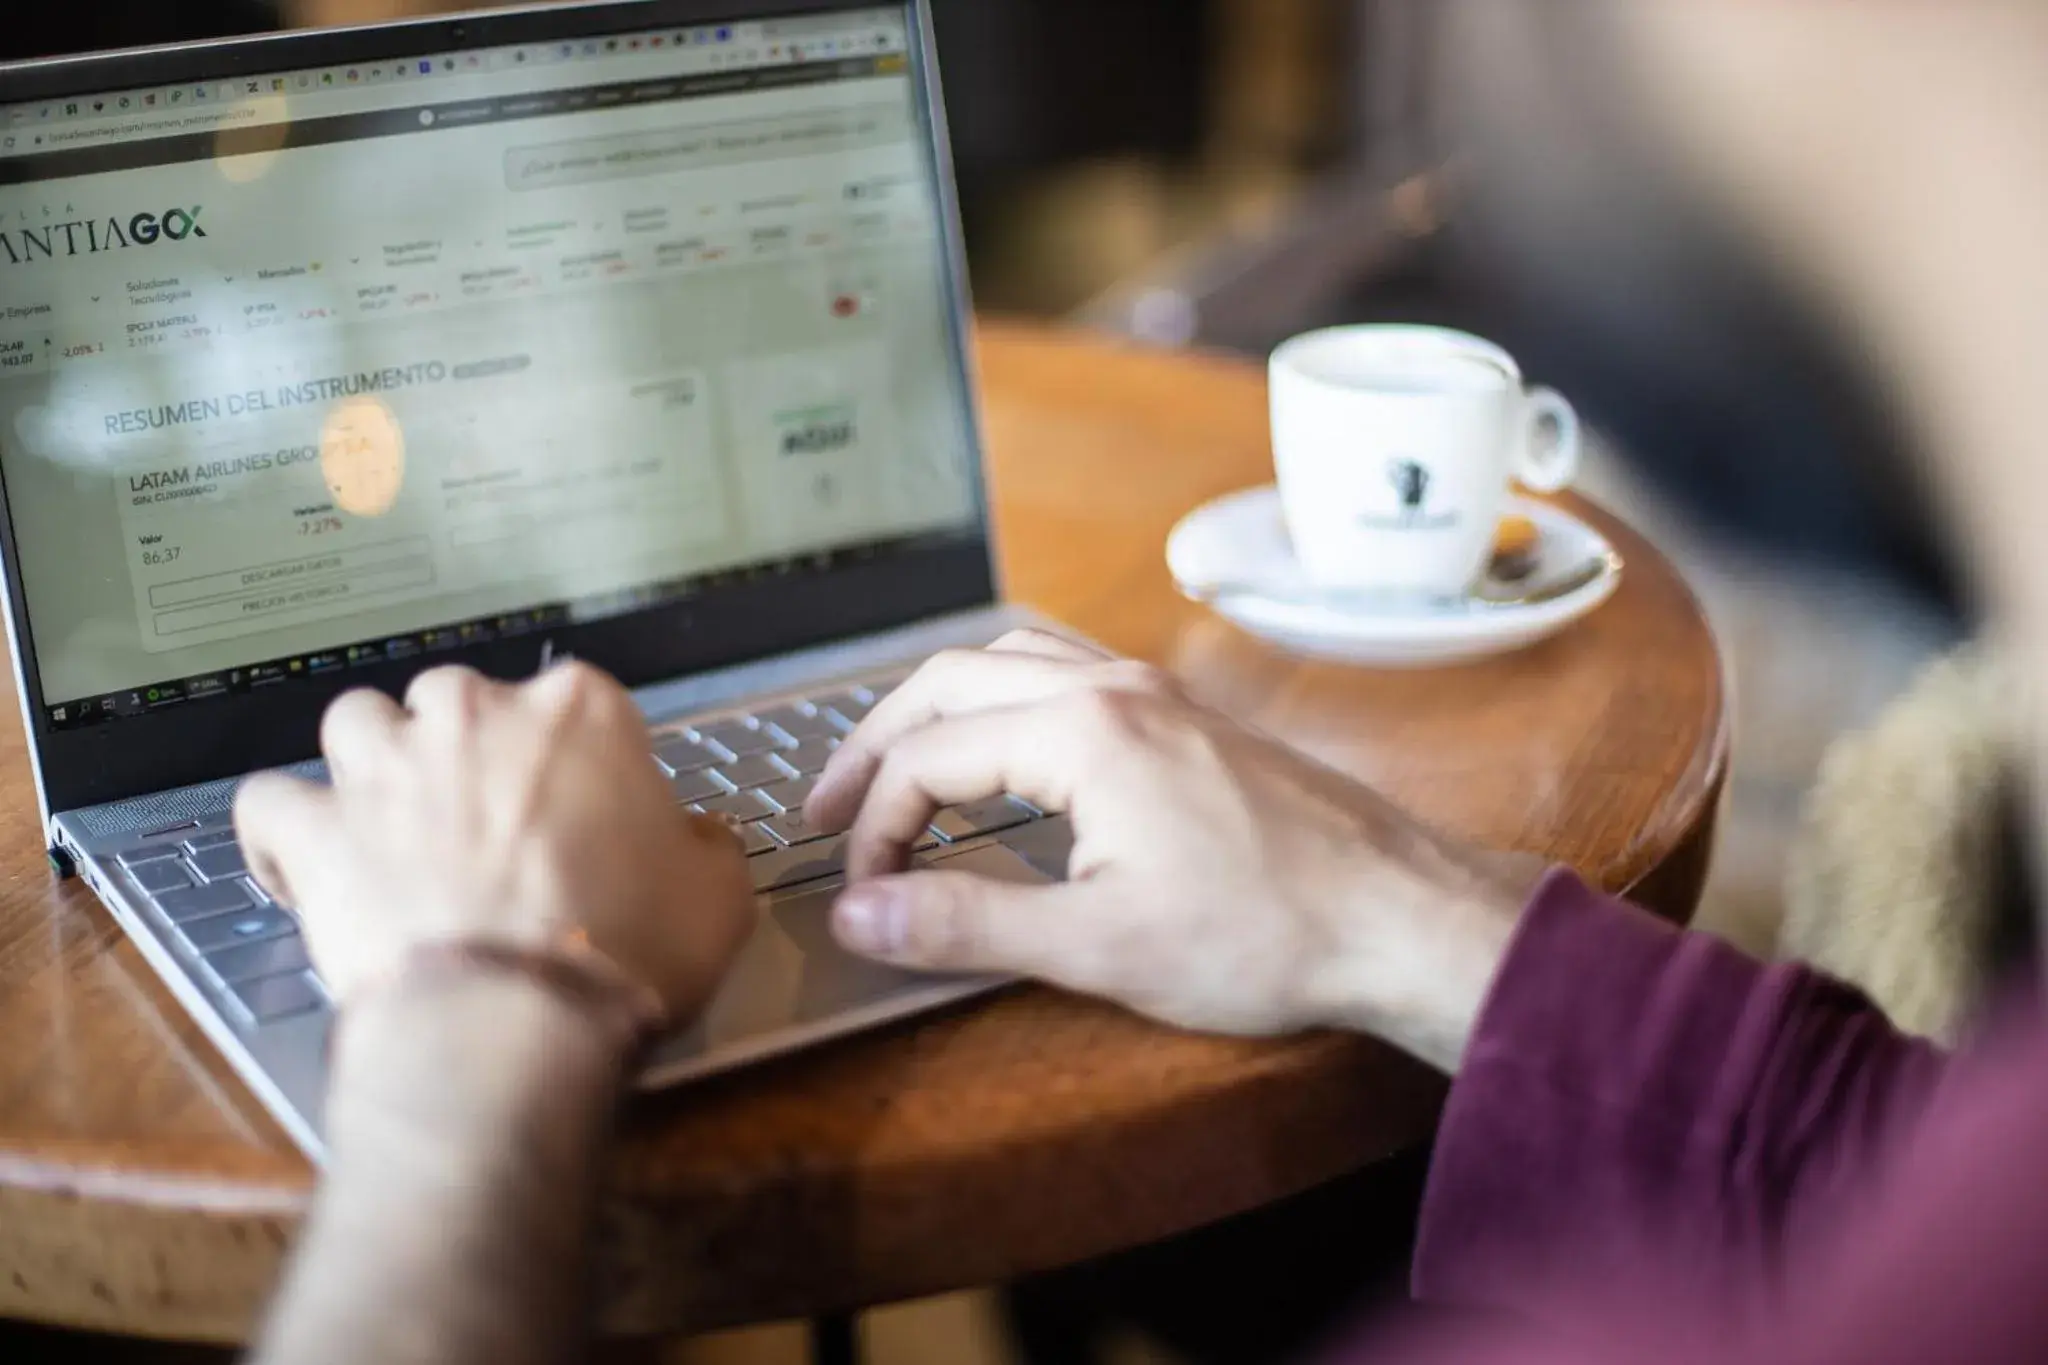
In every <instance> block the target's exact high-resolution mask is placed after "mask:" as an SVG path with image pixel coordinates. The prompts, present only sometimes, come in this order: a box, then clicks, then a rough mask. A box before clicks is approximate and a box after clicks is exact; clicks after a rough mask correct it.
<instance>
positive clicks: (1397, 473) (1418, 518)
mask: <svg viewBox="0 0 2048 1365" xmlns="http://www.w3.org/2000/svg"><path fill="white" fill-rule="evenodd" d="M1435 482H1436V476H1435V475H1434V474H1432V473H1430V472H1429V468H1428V466H1426V465H1424V464H1422V463H1421V462H1420V461H1417V460H1390V461H1388V462H1387V483H1388V484H1389V485H1391V486H1392V488H1393V490H1394V498H1395V501H1396V503H1397V504H1398V510H1397V511H1396V512H1395V514H1394V515H1393V516H1382V515H1379V514H1377V513H1366V514H1365V515H1363V516H1360V517H1359V518H1358V519H1357V523H1358V525H1359V526H1361V527H1363V528H1365V529H1366V530H1369V531H1448V530H1450V529H1452V528H1453V527H1456V526H1459V525H1461V524H1462V523H1463V522H1464V520H1465V518H1464V517H1463V516H1462V515H1461V514H1460V513H1458V512H1457V511H1455V510H1452V511H1440V512H1431V511H1430V510H1429V490H1430V488H1431V487H1432V486H1433V485H1434V484H1435Z"/></svg>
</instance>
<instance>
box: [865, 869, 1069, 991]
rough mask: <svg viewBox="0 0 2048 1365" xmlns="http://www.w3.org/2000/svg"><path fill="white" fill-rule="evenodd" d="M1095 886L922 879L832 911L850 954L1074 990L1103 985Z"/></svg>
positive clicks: (893, 884)
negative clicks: (1012, 977) (1014, 977)
mask: <svg viewBox="0 0 2048 1365" xmlns="http://www.w3.org/2000/svg"><path fill="white" fill-rule="evenodd" d="M1097 894H1098V893H1097V891H1096V889H1095V887H1094V886H1093V884H1090V883H1064V884H1059V885H1042V884H1041V885H1035V886H1025V885H1018V884H1016V883H1012V882H1002V881H995V880H991V879H990V878H987V877H978V876H974V875H972V874H969V873H965V872H939V871H920V872H914V873H911V874H910V875H908V876H903V877H881V878H876V879H874V880H872V881H866V882H862V883H860V884H859V885H857V886H854V887H851V888H849V889H848V890H847V892H846V894H845V895H843V896H841V897H840V898H839V902H838V904H837V905H836V906H834V907H833V911H832V930H833V934H834V935H835V936H836V937H837V938H838V940H839V943H840V946H842V947H844V948H845V949H846V950H847V951H848V952H851V953H857V954H859V955H861V956H863V957H871V958H874V959H876V960H878V961H881V962H886V963H889V964H891V965H894V966H898V967H908V968H912V969H914V970H919V971H943V972H998V973H1003V974H1006V975H1007V974H1014V975H1019V976H1031V977H1037V978H1038V979H1040V980H1043V981H1050V982H1053V983H1055V984H1057V985H1062V986H1067V987H1071V988H1073V989H1075V990H1089V989H1091V988H1094V987H1095V983H1097V982H1099V981H1100V980H1101V979H1102V976H1103V965H1104V964H1103V962H1102V956H1103V955H1102V944H1103V941H1104V940H1105V938H1106V937H1107V935H1106V933H1105V929H1106V928H1107V925H1106V924H1105V921H1104V919H1103V917H1102V916H1101V915H1099V914H1097V913H1095V908H1094V906H1093V905H1092V904H1091V903H1090V902H1091V901H1092V900H1093V898H1094V897H1095V896H1096V895H1097Z"/></svg>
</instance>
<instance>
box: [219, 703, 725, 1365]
mask: <svg viewBox="0 0 2048 1365" xmlns="http://www.w3.org/2000/svg"><path fill="white" fill-rule="evenodd" d="M322 748H323V749H324V750H325V752H326V754H327V758H328V766H329V769H330V771H331V773H332V775H333V785H332V786H331V787H318V786H314V785H311V784H308V783H304V782H299V781H295V780H293V779H290V778H285V777H281V776H275V775H266V776H263V777H258V778H253V779H251V780H250V781H249V782H247V783H246V784H244V786H243V789H242V791H241V794H240V798H239V800H238V801H237V803H236V810H235V817H236V823H237V825H238V826H239V828H240V831H241V837H242V844H243V846H244V847H245V848H246V849H247V850H248V854H249V863H250V867H251V869H252V870H253V871H254V872H255V874H256V876H257V878H258V880H260V881H261V882H262V883H263V884H264V885H265V886H266V887H267V888H268V889H269V890H270V891H271V892H272V893H273V894H274V895H276V896H277V897H278V898H279V899H280V901H282V902H283V903H286V904H289V905H292V906H294V907H295V908H296V909H297V910H298V912H299V914H300V915H301V917H302V918H303V919H304V921H305V925H306V934H307V938H308V941H309V942H310V943H311V945H312V950H313V957H314V960H315V961H316V962H317V963H318V964H319V966H320V969H321V974H322V976H323V978H324V979H325V980H326V982H327V984H328V986H329V989H330V990H332V991H333V993H334V995H335V999H336V1001H337V1003H338V1005H339V1007H340V1011H341V1014H340V1018H339V1020H338V1021H337V1023H336V1025H335V1042H334V1050H333V1057H332V1063H333V1072H332V1075H331V1076H330V1078H329V1089H328V1096H327V1103H326V1107H325V1116H324V1125H325V1132H324V1135H325V1138H326V1142H327V1158H328V1167H327V1170H326V1172H325V1175H324V1179H323V1181H322V1183H321V1188H320V1192H319V1195H318V1197H317V1198H316V1200H315V1203H314V1207H313V1211H312V1215H311V1217H310V1218H309V1220H308V1222H307V1225H306V1228H305V1230H304V1233H303V1236H302V1238H301V1240H300V1244H299V1247H298V1250H297V1253H296V1258H295V1262H294V1264H293V1267H292V1270H291V1273H290V1276H289V1279H288V1282H287V1286H286V1288H285V1291H284V1293H283V1294H282V1296H281V1297H280V1298H279V1300H278V1302H277V1303H276V1305H275V1306H274V1309H273V1312H272V1315H271V1318H270V1321H269V1324H268V1326H267V1328H266V1330H265V1332H264V1334H263V1337H262V1342H261V1345H260V1348H259V1350H258V1354H257V1359H258V1361H259V1362H261V1365H322V1363H324V1362H333V1365H362V1362H371V1361H374V1362H376V1363H377V1365H541V1362H553V1361H561V1360H564V1359H566V1358H567V1357H568V1356H569V1355H570V1354H571V1353H572V1351H573V1349H574V1347H575V1345H576V1343H577V1342H578V1341H579V1340H580V1338H581V1335H582V1329H583V1326H584V1313H583V1308H584V1288H585V1280H586V1278H587V1276H588V1273H589V1270H588V1266H587V1264H586V1240H587V1236H588V1232H589V1227H590V1223H591V1218H592V1211H593V1204H594V1199H595V1194H596V1191H597V1188H598V1178H599V1172H600V1168H601V1162H600V1158H601V1157H602V1155H603V1153H604V1151H605V1149H606V1143H607V1137H608V1133H609V1125H610V1120H611V1115H612V1110H613V1107H614V1105H615V1103H616V1101H617V1098H618V1092H619V1087H620V1083H621V1081H622V1080H623V1078H624V1077H625V1074H626V1067H627V1061H628V1058H629V1056H630V1055H631V1054H632V1053H633V1051H634V1049H635V1048H636V1047H637V1046H638V1044H639V1043H641V1042H642V1041H644V1040H645V1038H646V1036H647V1035H648V1034H649V1032H650V1031H652V1030H654V1029H656V1028H658V1027H660V1026H661V1025H662V1024H663V1023H669V1024H674V1025H681V1024H682V1023H684V1022H686V1021H687V1020H689V1019H690V1018H692V1017H693V1016H694V1015H695V1014H696V1013H697V1012H698V1011H699V1010H701V1008H702V1007H703V1005H704V1004H705V1002H706V1001H707V1000H708V999H709V998H710V995H711V993H712V991H713V989H714V988H715V987H716V985H717V983H718V981H719V979H720V977H721V976H722V975H723V973H724V970H725V967H726V965H727V963H728V962H729V961H730V960H731V957H732V955H733V953H734V952H735V951H736V950H737V948H738V947H739V945H740V944H741V943H743V942H744V941H745V938H746V936H747V934H748V933H749V932H750V931H751V929H752V927H753V924H754V897H753V888H752V884H751V882H750V880H749V878H748V876H747V869H746V861H745V858H744V857H743V856H742V854H741V851H740V847H739V841H738V840H736V839H735V838H733V836H732V834H731V832H730V831H729V830H727V829H726V828H725V827H724V826H723V824H722V823H720V822H717V821H712V820H709V819H706V818H704V817H700V816H690V815H685V814H684V813H682V812H681V811H680V810H679V809H678V808H677V807H676V805H675V802H674V796H673V793H672V792H671V791H670V789H669V786H668V784H667V782H666V781H665V780H664V779H663V778H661V777H660V776H659V775H658V773H657V771H656V769H655V766H654V764H653V763H651V762H650V761H649V760H648V757H647V736H646V727H645V722H644V721H643V720H642V718H641V716H640V713H639V711H638V710H637V709H636V708H635V707H634V705H633V702H632V699H631V698H630V697H629V696H628V695H627V694H626V692H625V691H624V689H622V688H620V687H619V686H618V684H617V683H615V682H613V681H611V680H610V679H608V678H605V677H603V676H601V675H599V674H597V673H595V672H594V671H592V670H590V669H588V668H585V667H581V666H578V665H565V666H563V667H560V668H557V669H555V670H553V671H551V672H549V673H547V674H545V675H543V676H542V677H540V678H538V679H536V680H534V681H533V682H531V683H528V684H526V685H524V686H520V687H508V686H503V685H500V684H497V683H492V682H488V681H486V680H485V679H483V678H482V677H480V676H478V675H477V674H475V673H471V672H467V671H464V670H451V669H442V670H437V671H435V672H431V673H426V674H423V675H421V677H420V678H419V679H418V680H417V681H416V682H415V683H414V684H413V686H412V689H411V690H410V692H409V693H408V694H407V697H406V707H405V708H403V709H402V708H400V707H399V706H398V705H397V704H395V703H394V702H392V701H391V700H389V699H388V698H385V697H382V696H380V695H378V694H375V693H354V694H351V695H350V696H348V697H345V698H343V699H342V700H341V701H339V702H337V703H336V704H335V706H334V707H333V708H332V709H331V710H330V711H329V712H328V715H327V719H326V722H325V725H324V728H323V731H322Z"/></svg>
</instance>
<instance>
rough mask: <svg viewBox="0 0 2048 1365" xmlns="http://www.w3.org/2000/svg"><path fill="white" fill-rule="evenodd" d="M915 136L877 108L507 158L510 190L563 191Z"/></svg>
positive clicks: (625, 137)
mask: <svg viewBox="0 0 2048 1365" xmlns="http://www.w3.org/2000/svg"><path fill="white" fill-rule="evenodd" d="M910 133H911V129H910V112H909V110H907V109H905V108H903V107H902V106H900V105H895V104H887V105H883V104H877V105H872V106H867V107H858V108H851V109H826V110H820V111H818V112H816V113H805V114H788V115H785V116H783V117H780V118H769V119H747V120H744V121H740V122H735V123H710V124H699V125H697V126H695V127H690V128H668V129H663V130H661V131H659V132H652V133H626V134H621V135H619V136H617V137H595V138H585V139H582V140H581V141H577V142H557V143H552V144H549V145H546V146H539V147H515V148H513V149H512V150H511V151H509V152H507V153H506V154H505V184H506V187H507V188H509V189H513V190H545V189H559V188H562V187H564V186H570V185H590V184H595V183H598V182H600V181H606V180H630V179H634V178H636V177H639V176H647V175H667V174H670V173H672V172H676V171H696V170H709V169H711V168H713V167H719V166H735V165H741V164H751V163H756V162H761V161H775V160H782V159H785V158H793V157H801V156H835V155H841V154H844V153H847V152H856V151H863V150H866V149H868V148H871V147H887V146H892V145H895V144H897V143H900V142H903V141H904V140H906V139H907V138H908V137H909V136H910Z"/></svg>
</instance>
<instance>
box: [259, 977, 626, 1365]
mask: <svg viewBox="0 0 2048 1365" xmlns="http://www.w3.org/2000/svg"><path fill="white" fill-rule="evenodd" d="M334 1067H335V1071H334V1076H333V1080H332V1085H331V1088H330V1093H329V1101H328V1107H327V1131H328V1140H329V1144H330V1149H331V1151H332V1153H333V1159H332V1162H331V1164H330V1165H329V1167H328V1169H327V1171H326V1173H325V1178H324V1179H323V1181H322V1183H321V1187H320V1192H319V1195H318V1197H317V1199H316V1201H315V1204H314V1208H313V1212H312V1216H311V1218H310V1220H309V1222H308V1224H307V1227H306V1231H305V1234H304V1237H303V1240H302V1243H301V1248H300V1252H299V1255H298V1257H297V1258H296V1260H295V1261H294V1263H293V1266H292V1270H291V1276H290V1279H289V1281H288V1282H287V1284H286V1286H285V1289H284V1292H283V1294H282V1295H281V1296H280V1298H279V1300H278V1302H277V1304H276V1305H275V1307H274V1308H273V1310H272V1316H271V1319H270V1325H269V1329H268V1331H267V1332H266V1333H265V1334H264V1337H263V1340H262V1343H261V1345H260V1348H259V1350H258V1351H257V1355H256V1359H257V1361H258V1362H259V1363H260V1365H269V1363H270V1362H276V1365H320V1363H322V1362H332V1365H360V1362H363V1361H377V1362H379V1365H408V1362H422V1363H424V1362H435V1363H436V1365H472V1363H473V1365H544V1363H552V1362H558V1361H562V1360H565V1359H567V1358H568V1356H569V1353H570V1352H571V1350H572V1349H573V1347H574V1345H575V1343H576V1342H577V1341H578V1340H580V1339H581V1337H582V1334H583V1328H584V1289H585V1280H586V1271H585V1263H586V1249H585V1242H586V1238H587V1235H588V1230H589V1226H590V1222H591V1214H592V1205H593V1200H594V1195H595V1191H596V1188H597V1183H598V1173H599V1170H600V1162H599V1157H600V1155H601V1153H602V1152H603V1150H604V1146H605V1137H606V1134H607V1129H608V1125H609V1122H610V1117H611V1113H612V1109H613V1106H614V1103H615V1100H616V1096H617V1093H618V1088H619V1083H620V1079H621V1057H620V1051H619V1048H618V1046H617V1042H616V1039H615V1037H614V1036H613V1035H612V1034H610V1033H609V1032H608V1031H607V1030H605V1029H604V1028H602V1027H600V1026H598V1025H596V1024H594V1023H593V1021H592V1020H591V1019H590V1018H589V1017H588V1016H587V1015H586V1014H585V1013H583V1012H582V1011H580V1010H579V1009H578V1008H577V1007H576V1006H575V1005H574V1004H573V1003H572V1002H570V1001H566V1000H564V999H562V998H561V997H559V996H556V995H553V994H551V993H549V992H548V991H546V990H544V989H542V988H540V987H538V986H536V985H535V984H534V983H533V982H531V981H528V980H524V979H520V978H518V977H514V976H505V975H482V974H478V975H471V976H468V977H465V978H463V979H460V980H454V981H449V982H446V983H439V984H428V985H412V984H408V985H406V986H404V987H398V988H394V989H391V990H387V991H384V992H382V993H379V994H377V995H375V996H373V997H370V998H368V999H365V1000H364V1001H362V1002H361V1003H360V1004H359V1005H358V1006H357V1007H356V1008H354V1009H353V1010H352V1011H351V1014H350V1017H349V1018H348V1020H347V1027H346V1028H345V1029H344V1030H343V1031H342V1034H341V1036H340V1038H339V1039H338V1041H337V1044H336V1049H335V1054H334Z"/></svg>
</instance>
